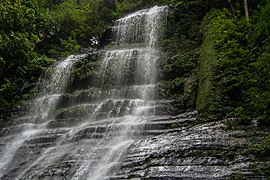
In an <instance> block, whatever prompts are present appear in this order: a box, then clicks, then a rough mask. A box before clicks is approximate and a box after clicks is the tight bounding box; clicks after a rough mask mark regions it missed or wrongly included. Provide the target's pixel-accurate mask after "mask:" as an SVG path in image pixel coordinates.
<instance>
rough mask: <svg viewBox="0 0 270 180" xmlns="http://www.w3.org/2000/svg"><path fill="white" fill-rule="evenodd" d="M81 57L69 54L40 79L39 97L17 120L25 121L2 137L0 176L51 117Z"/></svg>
mask: <svg viewBox="0 0 270 180" xmlns="http://www.w3.org/2000/svg"><path fill="white" fill-rule="evenodd" d="M82 57H83V55H80V56H69V57H68V58H67V59H65V60H64V61H61V62H60V63H58V64H57V65H56V66H55V67H53V69H51V73H47V77H46V79H45V78H44V79H42V81H41V82H40V84H39V86H40V89H41V92H40V94H39V97H38V98H36V99H35V100H34V101H33V105H32V106H31V108H30V110H29V112H28V114H29V115H28V116H24V117H21V118H19V119H18V121H25V122H24V123H22V124H19V125H18V127H17V128H15V130H16V131H18V134H15V135H13V134H11V135H10V136H7V137H6V139H4V141H7V144H6V146H5V147H4V148H3V149H2V150H1V151H0V178H1V177H2V176H3V175H4V173H5V171H6V168H7V166H8V165H9V164H11V162H12V161H13V159H14V155H15V153H16V151H17V150H18V149H19V148H20V147H21V145H22V144H23V143H24V142H25V141H26V140H29V139H30V138H31V137H32V136H34V135H36V134H37V133H41V132H42V131H43V130H44V128H45V127H46V124H47V123H48V121H49V120H50V118H52V117H49V114H50V112H51V111H52V110H53V109H54V108H55V106H56V103H57V101H58V97H60V96H61V94H63V93H64V91H65V88H66V85H67V82H68V79H69V75H70V72H71V68H72V66H73V63H74V62H75V60H77V59H79V58H82Z"/></svg>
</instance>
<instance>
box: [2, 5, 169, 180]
mask: <svg viewBox="0 0 270 180" xmlns="http://www.w3.org/2000/svg"><path fill="white" fill-rule="evenodd" d="M166 9H167V7H157V6H155V7H153V8H150V9H145V10H141V11H138V12H136V13H133V14H130V15H128V16H126V17H124V18H122V19H119V20H117V21H116V22H115V25H114V27H113V42H112V44H113V45H112V46H111V47H110V48H107V49H105V50H104V53H103V57H102V60H101V65H100V77H101V81H100V87H99V88H98V90H97V91H96V92H95V93H94V95H93V96H94V98H93V99H94V100H93V101H91V102H90V103H88V104H83V105H81V104H77V105H76V107H69V109H68V110H67V111H68V112H70V111H71V109H75V108H77V107H79V108H80V109H83V108H86V110H87V118H84V119H83V122H82V123H79V124H78V123H77V124H76V123H75V125H71V126H68V125H66V126H64V125H63V126H61V123H63V124H65V122H67V121H68V118H69V119H70V118H71V117H67V118H66V119H65V118H62V119H61V118H60V119H59V121H58V119H57V118H56V119H54V117H53V115H54V113H52V111H54V110H55V108H56V106H57V102H58V100H59V99H60V97H61V96H62V94H63V93H64V89H65V87H66V83H67V81H68V77H69V73H70V70H71V68H72V64H73V62H74V60H75V59H79V58H81V56H79V57H78V56H75V57H73V58H71V57H69V58H68V59H67V60H65V61H63V62H61V63H59V64H58V65H57V66H55V68H54V70H53V73H52V74H51V75H49V76H48V78H46V79H45V80H44V81H43V83H42V86H41V89H42V91H41V96H40V97H39V98H37V99H36V100H35V103H34V106H33V108H32V109H31V111H30V112H31V113H30V116H29V117H30V118H29V117H28V119H29V120H23V121H25V122H26V124H29V125H27V126H26V127H27V128H24V129H23V130H21V131H22V132H21V133H18V134H17V135H11V137H9V136H6V137H5V138H6V139H3V138H2V139H1V142H2V143H1V142H0V144H6V143H5V142H8V143H7V144H8V145H7V146H6V148H1V149H4V150H2V151H1V154H0V155H1V156H0V157H1V160H2V159H4V161H3V162H2V161H1V162H0V174H1V176H2V177H3V179H15V178H17V179H73V180H76V179H91V180H92V179H108V178H110V177H113V176H115V175H116V173H117V171H118V169H119V168H120V167H121V164H122V163H121V161H122V160H121V159H122V158H123V156H124V154H125V152H126V151H127V149H128V148H129V147H130V145H131V144H133V143H134V142H135V141H136V140H137V139H138V138H140V136H142V134H141V130H143V128H144V126H145V122H147V121H148V119H149V118H151V117H155V109H156V101H155V93H154V92H155V88H156V81H157V80H156V79H157V78H156V76H157V75H156V74H157V72H156V66H157V61H158V59H159V57H160V50H159V49H158V46H157V45H158V40H159V38H160V29H161V27H162V22H163V20H164V18H165V17H166ZM87 108H88V109H87ZM59 117H61V116H60V115H59ZM77 118H78V117H77ZM55 122H56V123H55ZM37 123H38V124H37ZM53 123H54V124H56V125H55V126H52V124H53ZM23 126H25V123H24V124H23ZM19 137H20V138H19ZM9 150H11V153H10V152H8V151H9ZM12 166H16V167H17V168H14V167H12ZM1 176H0V177H1Z"/></svg>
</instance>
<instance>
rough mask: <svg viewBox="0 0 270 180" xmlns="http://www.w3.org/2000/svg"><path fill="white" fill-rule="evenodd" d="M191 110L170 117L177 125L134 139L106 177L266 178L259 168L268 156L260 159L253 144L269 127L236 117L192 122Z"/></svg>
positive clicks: (261, 137)
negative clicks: (114, 170)
mask: <svg viewBox="0 0 270 180" xmlns="http://www.w3.org/2000/svg"><path fill="white" fill-rule="evenodd" d="M194 115H195V114H193V113H186V114H182V115H180V116H176V117H172V118H175V119H176V121H178V122H177V124H174V126H176V127H175V129H173V130H171V131H169V132H167V133H164V134H161V135H157V136H154V137H151V138H146V139H142V140H138V141H136V142H135V143H133V145H132V146H131V147H130V148H129V150H128V151H127V154H126V155H125V157H123V165H122V166H121V167H120V170H119V171H118V173H117V174H116V175H115V176H114V177H111V178H110V179H258V180H262V179H267V177H266V175H265V174H264V173H263V172H262V171H261V170H262V169H264V168H266V167H269V164H270V157H267V156H266V157H261V158H258V157H256V156H255V155H254V154H252V153H251V149H252V148H253V147H254V145H255V144H256V143H260V142H261V141H262V139H263V137H265V136H266V135H267V132H268V133H269V129H265V128H264V129H262V128H260V127H259V126H258V125H256V122H254V123H255V124H252V125H249V126H246V125H239V124H237V122H235V121H236V119H227V120H221V121H217V122H209V123H202V124H194V121H193V122H192V120H191V121H190V119H189V117H190V116H194ZM186 118H187V119H186ZM168 120H169V119H168ZM177 126H178V127H177ZM268 178H269V177H268Z"/></svg>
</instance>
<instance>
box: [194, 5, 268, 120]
mask: <svg viewBox="0 0 270 180" xmlns="http://www.w3.org/2000/svg"><path fill="white" fill-rule="evenodd" d="M269 10H270V5H269V3H266V4H264V5H263V6H261V7H260V8H259V10H258V12H257V13H256V14H255V15H254V16H252V20H251V23H249V22H247V21H246V20H245V19H243V18H241V17H237V16H233V14H231V12H229V11H228V10H227V9H224V10H222V11H220V10H219V11H213V12H211V13H210V14H208V16H206V18H205V21H204V23H203V26H202V31H203V33H204V39H205V40H204V42H208V43H204V44H203V46H202V53H201V60H200V61H201V62H200V63H201V65H200V71H201V74H202V75H206V74H210V75H209V76H208V77H206V80H203V79H202V80H201V83H200V86H201V87H200V89H199V95H200V94H201V92H207V91H208V92H207V93H206V94H204V95H203V97H200V96H198V97H199V98H200V99H204V100H205V101H204V102H206V103H205V104H204V105H202V101H197V102H198V106H199V107H200V109H199V110H200V111H201V115H203V116H206V117H207V116H208V117H214V119H217V118H218V119H220V118H228V117H240V118H242V119H251V118H259V120H260V122H263V123H269V118H268V117H269V115H270V111H269V107H270V101H269V99H270V93H269V92H270V89H269V87H270V84H269V79H270V76H269V67H270V66H269V65H270V64H269V62H270V61H269V57H270V56H269V53H270V49H269V34H268V33H269V32H268V31H267V30H266V29H265V27H266V28H267V27H269V24H270V21H269V19H268V18H270V15H269ZM262 38H263V39H262ZM209 44H211V50H210V51H212V52H214V54H215V55H214V58H215V60H214V61H209V60H210V59H211V58H209V57H211V56H209V53H208V54H207V53H206V51H205V50H207V48H205V47H207V46H208V45H209ZM207 51H208V52H209V49H208V50H207ZM204 54H206V55H204ZM207 63H208V65H207V66H206V67H204V66H205V65H206V64H207ZM207 68H208V69H207ZM205 84H208V85H209V86H208V87H210V88H206V86H205ZM207 89H208V90H207Z"/></svg>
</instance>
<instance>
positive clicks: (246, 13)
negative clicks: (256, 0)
mask: <svg viewBox="0 0 270 180" xmlns="http://www.w3.org/2000/svg"><path fill="white" fill-rule="evenodd" d="M243 1H244V11H245V17H246V19H247V20H249V14H248V3H247V0H243Z"/></svg>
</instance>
